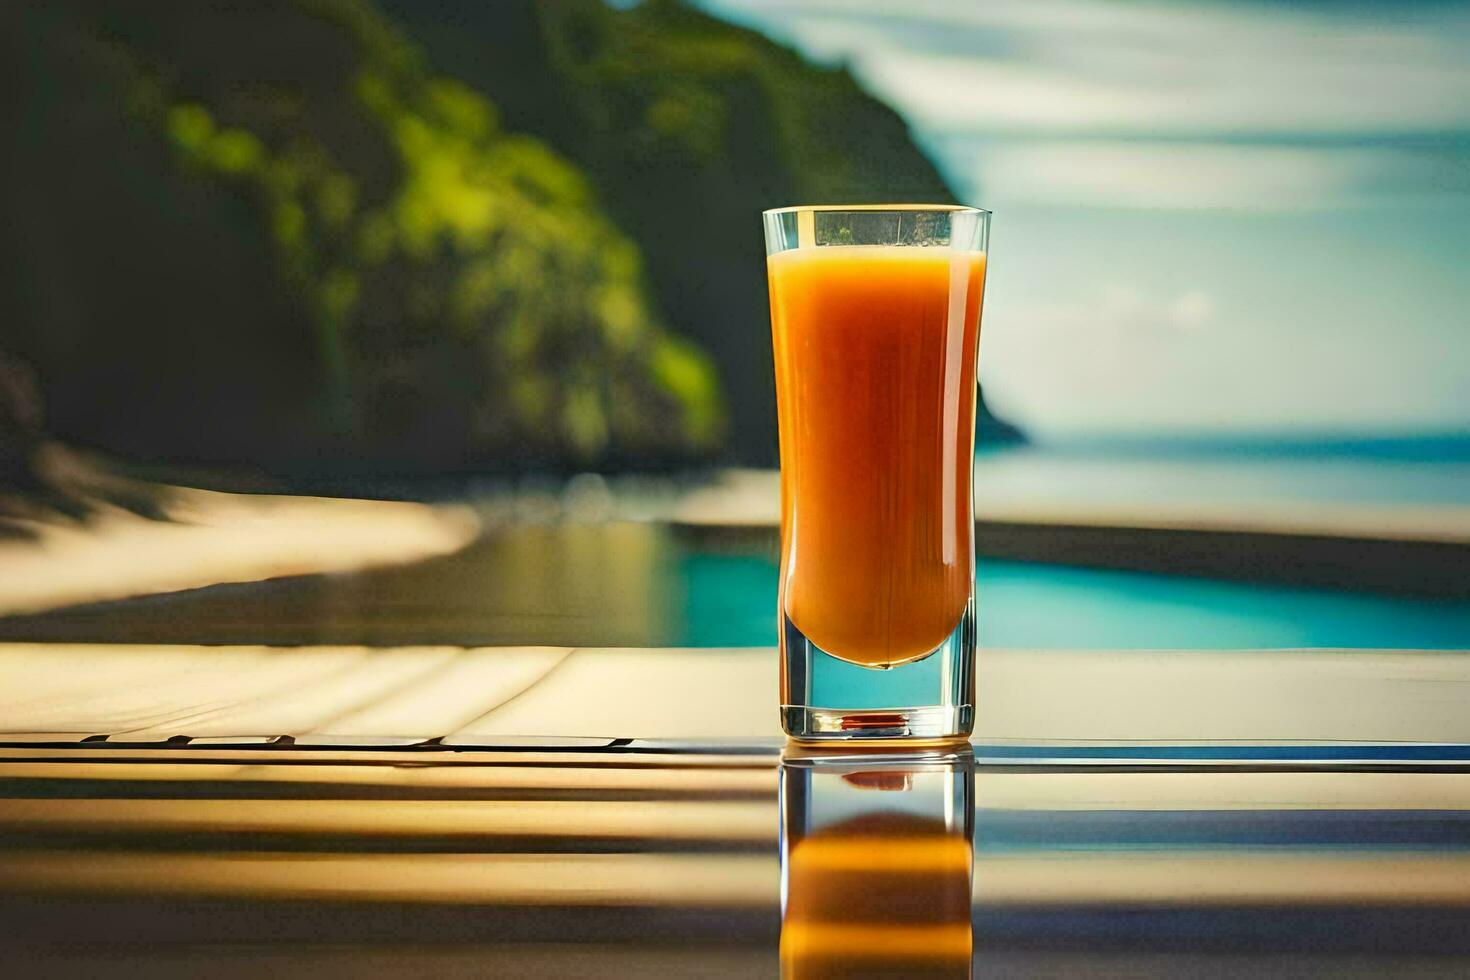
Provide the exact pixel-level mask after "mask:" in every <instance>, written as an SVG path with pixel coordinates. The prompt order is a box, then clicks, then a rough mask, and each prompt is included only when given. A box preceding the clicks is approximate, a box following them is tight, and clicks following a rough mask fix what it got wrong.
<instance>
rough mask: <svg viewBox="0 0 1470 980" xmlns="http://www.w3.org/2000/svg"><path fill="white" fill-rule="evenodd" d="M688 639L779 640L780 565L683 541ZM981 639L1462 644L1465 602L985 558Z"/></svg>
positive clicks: (1178, 644)
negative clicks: (686, 546) (693, 547)
mask: <svg viewBox="0 0 1470 980" xmlns="http://www.w3.org/2000/svg"><path fill="white" fill-rule="evenodd" d="M679 574H680V578H681V579H682V581H683V585H684V610H683V635H682V636H681V638H680V639H679V641H678V642H679V643H680V644H682V645H688V646H754V645H769V644H773V643H775V642H776V627H775V606H776V565H775V563H774V562H773V561H771V560H770V559H769V558H766V557H761V556H745V555H723V554H703V553H698V552H694V553H690V554H687V555H685V556H684V557H683V558H682V559H681V561H680V563H679ZM977 580H978V581H977V583H976V596H977V603H978V615H979V629H980V642H981V644H982V645H984V646H988V647H1034V648H1053V649H1062V648H1071V649H1081V648H1092V649H1117V648H1128V647H1131V648H1153V649H1161V648H1162V649H1167V648H1184V649H1232V648H1243V647H1402V648H1410V649H1434V648H1445V647H1454V648H1466V647H1470V602H1466V601H1464V600H1458V599H1412V598H1400V597H1395V596H1380V595H1363V594H1358V593H1350V592H1335V591H1329V590H1322V589H1306V588H1292V587H1285V586H1268V585H1254V584H1247V583H1239V582H1221V581H1214V580H1210V579H1192V578H1181V577H1178V576H1172V575H1151V574H1145V573H1139V572H1118V571H1107V570H1100V569H1090V568H1073V567H1067V566H1057V565H1040V564H1031V563H1027V562H1006V561H982V562H981V563H980V566H979V570H978V575H977Z"/></svg>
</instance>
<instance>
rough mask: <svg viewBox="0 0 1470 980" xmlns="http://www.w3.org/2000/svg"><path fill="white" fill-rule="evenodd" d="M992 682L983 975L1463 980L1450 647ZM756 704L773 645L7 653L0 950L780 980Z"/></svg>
mask: <svg viewBox="0 0 1470 980" xmlns="http://www.w3.org/2000/svg"><path fill="white" fill-rule="evenodd" d="M979 663H980V669H979V681H978V687H979V692H980V693H979V711H978V717H979V719H980V721H979V731H978V732H977V734H976V738H975V745H974V754H975V757H976V759H977V760H978V766H976V768H975V771H974V777H973V779H974V781H973V828H974V829H973V848H974V852H973V853H974V873H973V878H972V882H973V884H972V899H971V908H972V921H973V924H974V937H975V938H974V970H975V975H991V974H997V975H1038V974H1039V975H1058V976H1060V975H1065V976H1083V977H1085V976H1119V975H1128V976H1179V975H1211V976H1225V975H1238V974H1241V973H1246V974H1254V975H1261V974H1269V975H1273V976H1277V975H1290V976H1311V975H1320V974H1322V973H1324V972H1331V973H1332V974H1333V975H1334V976H1365V977H1366V976H1378V975H1383V974H1384V973H1385V972H1394V973H1395V974H1402V975H1413V976H1440V975H1455V974H1457V973H1458V974H1460V975H1463V972H1462V971H1464V970H1466V969H1470V928H1467V926H1470V753H1467V752H1466V751H1465V745H1466V743H1470V720H1467V717H1470V712H1467V711H1465V706H1466V705H1467V704H1470V653H1467V652H1463V651H1461V652H1453V651H1424V652H1404V651H1331V650H1311V651H1238V652H1218V651H1217V652H1202V651H1153V652H1128V653H1119V652H1089V651H1077V652H1036V651H1021V650H1006V651H1001V650H987V651H984V652H983V653H982V655H981V657H980V661H979ZM775 700H776V656H775V652H774V651H772V650H770V649H742V650H707V649H687V650H673V649H664V650H658V649H563V648H449V647H420V648H400V649H388V648H367V647H300V648H288V647H229V646H225V647H202V646H194V647H190V646H85V645H82V646H77V645H62V644H54V645H52V644H10V645H0V730H3V732H0V925H3V928H0V959H3V960H4V961H5V962H6V963H7V964H13V965H14V966H15V967H16V968H17V969H19V971H20V972H19V973H17V974H16V975H41V976H53V975H67V976H71V975H76V976H93V975H107V976H112V977H134V976H136V977H145V976H146V977H150V978H152V977H158V976H180V977H183V976H199V975H209V976H212V977H218V976H225V977H233V976H240V977H247V976H259V975H260V974H261V973H262V972H265V971H270V972H271V973H272V974H273V975H277V976H281V975H286V976H298V975H299V976H305V975H312V976H314V977H316V976H321V975H323V974H326V975H330V976H353V977H357V976H375V975H383V976H389V975H394V976H396V975H402V974H404V973H406V972H411V973H422V974H427V975H435V976H439V975H442V976H471V975H491V976H518V977H580V976H586V977H596V976H633V975H640V976H669V977H684V976H688V977H731V978H733V977H763V976H771V977H774V976H777V975H778V974H779V971H780V966H779V963H778V958H777V952H776V950H777V942H778V936H779V933H780V928H781V895H782V885H781V865H780V861H779V856H778V844H779V831H778V828H779V827H780V826H781V823H782V820H783V819H787V818H789V817H790V814H789V813H785V812H784V811H783V807H787V806H789V805H791V803H790V800H785V801H784V802H783V799H782V797H781V796H780V794H779V793H778V785H779V784H780V782H781V780H782V779H783V778H786V774H787V772H789V768H788V769H783V766H782V757H781V751H782V748H783V743H782V740H781V739H780V737H779V733H778V731H777V729H776V712H775V710H774V709H775ZM855 792H857V793H858V798H864V797H867V798H871V799H872V801H873V802H881V799H880V798H881V797H882V795H883V794H881V793H880V794H877V796H874V794H872V793H871V792H863V791H860V790H855Z"/></svg>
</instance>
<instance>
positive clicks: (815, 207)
mask: <svg viewBox="0 0 1470 980" xmlns="http://www.w3.org/2000/svg"><path fill="white" fill-rule="evenodd" d="M797 211H942V212H945V213H947V214H983V215H990V214H992V213H993V212H991V211H988V210H986V209H985V208H975V207H971V206H969V205H968V204H793V205H790V206H788V207H784V208H767V209H766V210H765V211H762V212H761V214H763V215H772V214H794V213H795V212H797Z"/></svg>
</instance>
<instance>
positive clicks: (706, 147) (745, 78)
mask: <svg viewBox="0 0 1470 980" xmlns="http://www.w3.org/2000/svg"><path fill="white" fill-rule="evenodd" d="M0 75H3V77H0V81H3V82H5V83H7V84H0V107H3V109H4V111H5V118H6V119H8V120H11V121H12V122H13V125H9V126H6V127H3V131H0V150H3V151H4V152H5V153H6V154H7V157H8V158H9V159H10V160H12V161H13V163H14V167H15V174H16V176H15V179H14V180H13V181H10V182H7V183H3V184H0V195H3V206H4V213H5V214H6V215H7V217H8V218H9V219H10V220H9V221H8V222H7V223H5V225H4V227H0V270H3V271H0V275H5V276H6V277H7V282H6V288H5V289H4V290H3V291H0V349H3V348H8V349H11V350H12V351H14V352H15V353H17V354H19V355H21V357H22V358H24V359H25V360H27V361H29V362H30V363H31V364H33V365H34V366H35V367H36V369H37V371H38V374H39V376H40V378H41V381H42V385H43V388H44V389H45V394H46V400H47V404H48V409H49V419H50V421H51V424H52V426H53V427H54V428H55V429H56V431H57V432H58V434H60V435H62V436H63V437H66V438H69V439H72V440H74V441H80V442H86V443H91V444H94V445H98V446H102V447H104V448H107V449H110V450H113V451H115V452H120V453H124V454H128V455H132V456H138V457H144V458H160V459H165V460H175V461H177V460H198V461H205V462H213V463H218V462H244V463H250V464H264V465H266V466H268V467H270V468H274V469H277V470H279V471H283V472H291V471H316V472H344V471H352V470H354V469H356V470H359V471H360V470H369V471H373V470H385V469H387V470H393V469H397V470H422V469H432V470H435V471H442V470H445V469H474V470H484V469H531V468H571V467H576V468H581V467H589V466H597V467H604V468H613V467H622V466H646V465H661V464H668V463H681V462H688V461H694V460H705V459H712V458H724V459H728V460H734V461H742V462H750V463H770V462H772V461H773V460H774V445H775V426H774V398H773V394H772V391H771V381H772V379H771V373H772V372H771V356H770V339H769V332H768V328H767V319H766V311H765V302H766V300H765V285H764V261H763V249H762V244H761V239H760V227H759V221H758V220H757V218H758V212H759V210H761V209H762V208H765V207H771V206H776V205H781V204H789V203H795V202H799V201H815V202H821V201H829V202H830V201H834V200H850V201H870V200H877V199H884V198H886V199H893V198H906V199H912V200H928V201H943V200H949V199H950V195H949V192H948V190H947V189H946V188H945V185H944V183H943V181H942V180H941V179H940V177H939V175H938V174H937V173H936V172H935V170H934V168H933V167H932V166H931V165H930V164H929V162H928V161H927V160H926V159H925V158H924V156H923V154H922V153H920V152H919V151H918V150H917V149H916V148H915V146H914V144H913V143H912V141H911V140H910V138H909V136H908V132H907V129H906V127H905V125H904V123H903V122H902V120H901V119H899V117H898V116H897V115H896V114H894V113H893V112H892V111H891V110H889V109H888V108H887V107H885V106H883V105H881V104H880V103H878V102H876V101H874V100H873V99H871V98H869V97H868V96H866V95H864V94H863V93H862V92H861V91H860V90H859V88H858V87H857V85H856V84H855V83H854V82H853V80H852V79H851V77H850V76H849V75H848V74H847V72H846V71H844V70H842V69H840V68H822V67H816V66H812V65H810V64H808V63H806V62H804V61H803V60H802V59H800V58H799V57H798V56H797V55H795V54H794V53H792V52H790V51H788V50H785V49H783V48H781V47H779V46H778V45H775V44H773V43H771V42H770V41H768V40H767V39H765V38H763V37H761V36H759V35H757V34H754V33H751V32H749V31H745V30H743V29H740V28H736V27H733V26H730V25H728V24H725V23H723V22H720V21H718V20H716V19H715V18H712V17H709V16H707V15H705V14H703V13H700V12H698V11H696V10H694V9H691V8H689V7H686V6H684V5H682V4H679V3H675V2H672V0H646V2H644V3H641V4H638V5H636V6H635V7H633V8H632V9H628V10H616V9H613V8H611V7H609V6H607V5H605V4H604V3H603V2H602V0H559V2H555V3H537V2H533V0H501V2H495V3H486V2H476V0H381V2H380V4H379V5H378V6H373V5H372V4H371V3H369V2H367V0H255V2H252V3H249V4H216V3H182V4H181V3H175V2H169V0H129V2H128V3H125V4H123V3H114V2H109V0H70V2H68V3H66V4H54V3H49V2H47V0H19V2H17V3H13V4H7V5H4V6H3V7H0Z"/></svg>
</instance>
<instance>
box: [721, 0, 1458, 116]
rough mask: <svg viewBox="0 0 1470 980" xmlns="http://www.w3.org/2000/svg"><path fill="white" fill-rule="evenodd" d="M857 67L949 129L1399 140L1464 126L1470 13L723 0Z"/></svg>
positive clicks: (1079, 1)
mask: <svg viewBox="0 0 1470 980" xmlns="http://www.w3.org/2000/svg"><path fill="white" fill-rule="evenodd" d="M712 5H713V6H715V7H717V8H718V9H720V10H722V11H725V12H729V13H734V14H736V15H744V16H745V17H746V18H747V19H750V18H752V17H753V18H755V19H757V20H759V21H760V22H761V23H762V24H763V25H765V26H767V27H770V28H771V29H773V30H775V31H776V32H778V33H782V34H785V35H787V36H789V37H790V38H792V39H793V40H795V41H796V42H797V43H798V44H800V45H801V47H802V48H803V49H804V50H806V51H807V52H808V53H810V54H812V55H814V56H816V57H821V58H825V59H828V60H844V61H849V62H851V63H852V65H853V66H854V69H855V70H856V72H857V74H858V75H859V76H860V77H861V78H862V79H863V80H864V81H865V82H866V83H867V84H868V85H869V86H870V87H872V89H873V90H874V91H876V92H877V93H878V94H879V95H881V96H883V97H885V98H886V99H888V100H890V101H891V102H893V103H894V104H895V105H896V106H897V107H898V108H899V109H900V110H901V111H903V112H904V113H905V114H906V115H907V116H908V117H909V118H911V119H913V120H915V121H916V122H918V123H919V124H920V125H922V126H924V127H926V128H929V129H934V130H939V131H953V130H969V131H982V132H992V133H993V132H996V131H1001V130H1006V131H1010V130H1017V129H1019V130H1022V131H1044V132H1049V133H1055V132H1057V131H1059V130H1063V131H1073V132H1089V133H1097V132H1122V131H1126V132H1149V133H1163V132H1173V133H1188V134H1216V135H1228V134H1234V133H1239V132H1242V131H1245V132H1255V133H1272V132H1275V133H1291V134H1303V133H1324V134H1344V133H1347V134H1356V133H1364V132H1373V133H1403V132H1414V131H1421V130H1426V129H1428V130H1443V129H1456V128H1464V127H1467V126H1470V11H1466V10H1458V11H1456V10H1453V9H1446V8H1439V9H1437V10H1430V11H1426V12H1420V13H1418V14H1417V15H1416V11H1415V10H1413V9H1404V8H1400V7H1397V6H1396V5H1389V6H1388V7H1387V8H1385V10H1384V12H1383V13H1382V14H1380V15H1378V16H1376V17H1371V18H1370V17H1367V16H1364V15H1362V14H1361V13H1360V12H1354V11H1352V10H1349V11H1346V12H1344V11H1342V10H1333V9H1331V8H1328V9H1324V10H1320V11H1311V10H1301V9H1291V8H1285V7H1276V8H1272V7H1267V6H1259V5H1239V6H1235V7H1227V6H1224V5H1220V4H1209V3H1194V4H1184V3H1169V4H1160V3H1118V2H1107V0H1024V2H987V3H980V2H949V3H945V2H936V0H928V2H925V0H911V2H908V3H905V4H903V5H902V7H901V8H896V7H895V5H893V4H889V3H874V2H865V0H842V2H830V0H829V2H823V0H807V2H797V3H790V2H784V3H771V2H762V0H717V2H715V3H713V4H712Z"/></svg>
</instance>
